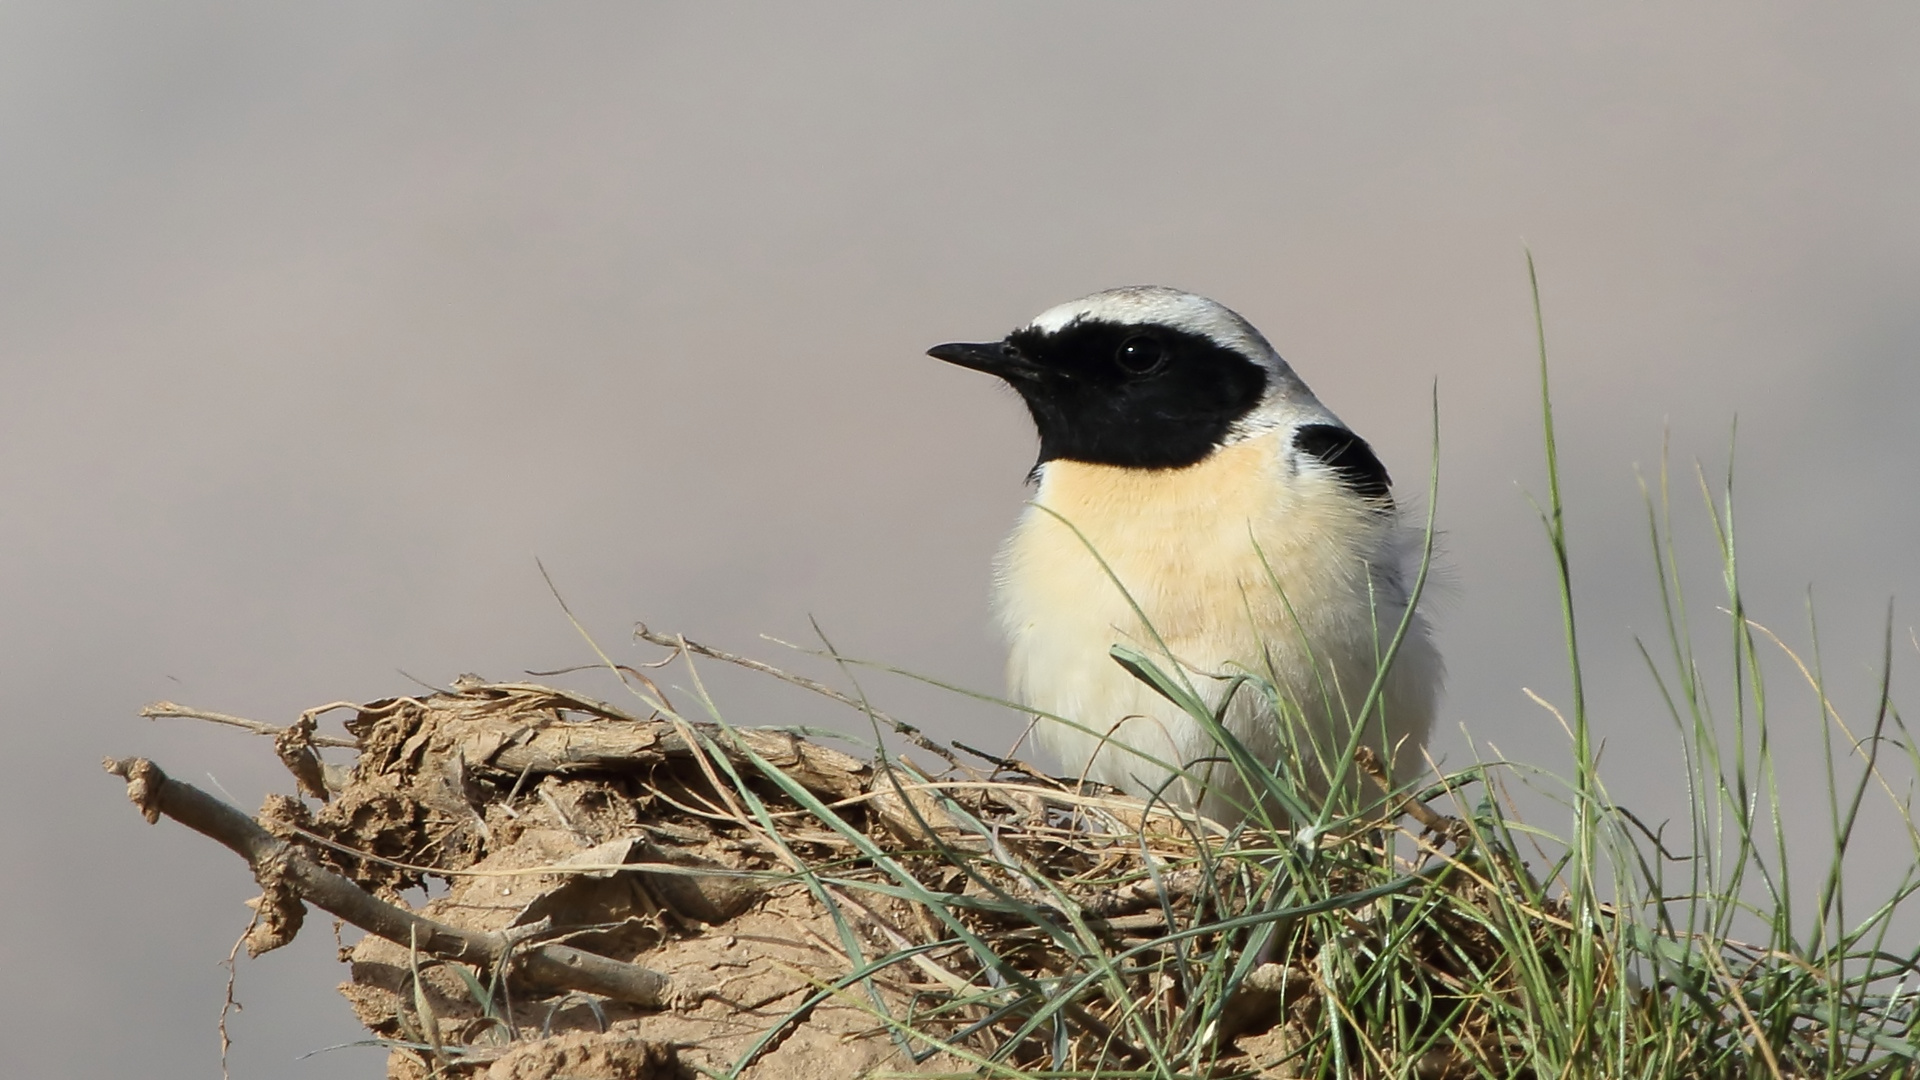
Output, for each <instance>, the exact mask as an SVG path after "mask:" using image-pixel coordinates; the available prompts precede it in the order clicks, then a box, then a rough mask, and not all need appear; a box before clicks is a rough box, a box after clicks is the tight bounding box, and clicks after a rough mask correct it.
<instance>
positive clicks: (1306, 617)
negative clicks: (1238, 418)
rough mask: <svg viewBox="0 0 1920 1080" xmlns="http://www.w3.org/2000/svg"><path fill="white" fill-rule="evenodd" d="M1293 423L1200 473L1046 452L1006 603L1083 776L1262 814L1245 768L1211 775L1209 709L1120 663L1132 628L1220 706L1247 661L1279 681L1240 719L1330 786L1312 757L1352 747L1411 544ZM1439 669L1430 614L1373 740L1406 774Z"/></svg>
mask: <svg viewBox="0 0 1920 1080" xmlns="http://www.w3.org/2000/svg"><path fill="white" fill-rule="evenodd" d="M1280 438H1281V436H1280V434H1279V433H1274V434H1269V435H1265V436H1261V437H1259V438H1256V439H1251V440H1248V441H1246V442H1242V443H1238V444H1235V445H1234V446H1231V447H1228V448H1226V449H1223V450H1220V451H1218V452H1216V453H1215V454H1213V455H1212V456H1211V457H1209V458H1208V459H1207V460H1206V461H1204V462H1202V463H1200V464H1198V465H1194V466H1191V467H1189V468H1185V469H1171V470H1135V469H1121V468H1116V467H1112V466H1102V465H1088V464H1083V463H1080V462H1071V461H1052V462H1048V463H1047V464H1046V465H1045V466H1044V467H1043V470H1042V474H1041V481H1040V490H1039V492H1038V494H1037V495H1036V497H1035V500H1034V502H1035V504H1036V505H1035V506H1032V507H1029V508H1028V509H1027V510H1026V512H1025V514H1024V515H1023V517H1022V518H1021V521H1020V524H1019V526H1018V527H1017V528H1016V529H1015V530H1014V533H1013V535H1012V537H1010V538H1009V540H1008V542H1007V546H1006V549H1005V550H1004V552H1003V553H1002V557H1001V563H1000V574H999V580H998V587H997V595H996V600H997V608H998V612H999V617H1000V622H1001V624H1002V627H1003V629H1004V630H1005V631H1006V633H1007V636H1008V639H1009V644H1010V646H1011V652H1010V657H1009V662H1008V674H1009V681H1010V682H1011V685H1012V691H1013V694H1014V696H1015V698H1016V699H1017V700H1019V701H1020V702H1022V703H1023V704H1025V705H1028V706H1029V707H1031V708H1033V709H1034V710H1035V711H1036V712H1037V713H1040V714H1048V715H1051V716H1053V717H1059V718H1060V719H1061V720H1064V721H1069V722H1071V723H1062V722H1058V721H1054V720H1049V719H1046V718H1045V717H1044V716H1043V718H1042V719H1041V721H1040V722H1039V725H1038V727H1037V729H1036V736H1037V738H1038V740H1039V742H1040V744H1041V745H1042V746H1043V748H1045V749H1047V750H1049V751H1051V752H1052V753H1054V754H1056V755H1057V756H1058V757H1059V759H1060V763H1061V765H1062V767H1063V768H1064V769H1065V770H1067V771H1068V772H1069V773H1072V774H1075V775H1084V776H1086V777H1087V778H1089V779H1093V780H1098V781H1100V782H1103V783H1107V784H1112V785H1114V786H1116V787H1120V788H1124V789H1126V790H1129V791H1133V792H1136V793H1139V794H1147V793H1150V792H1153V791H1162V790H1163V791H1164V792H1165V793H1166V796H1167V797H1168V798H1170V799H1172V800H1173V801H1175V802H1177V803H1179V804H1181V805H1183V806H1188V807H1194V806H1197V807H1198V808H1199V809H1200V810H1201V811H1202V812H1203V813H1206V814H1208V815H1209V816H1212V817H1216V818H1220V819H1222V820H1225V821H1229V822H1231V821H1234V820H1238V819H1239V818H1241V817H1244V816H1246V809H1245V807H1246V803H1247V796H1246V794H1245V790H1244V788H1242V787H1240V786H1239V785H1238V784H1237V783H1231V782H1227V781H1228V780H1229V778H1231V777H1232V776H1233V770H1232V768H1231V767H1230V766H1224V765H1219V766H1214V767H1212V770H1211V772H1209V767H1208V765H1207V764H1206V763H1207V762H1208V761H1210V760H1213V759H1218V758H1220V757H1221V751H1220V750H1219V749H1218V748H1217V746H1216V745H1215V744H1214V742H1213V741H1212V740H1211V739H1210V738H1209V737H1208V736H1207V734H1206V732H1205V729H1204V728H1203V727H1202V726H1201V724H1200V723H1199V722H1197V721H1196V720H1194V719H1193V718H1192V717H1191V716H1189V715H1187V714H1186V713H1185V712H1183V711H1182V710H1180V709H1179V708H1178V707H1176V706H1175V705H1173V704H1172V703H1171V702H1169V701H1168V700H1167V699H1166V698H1164V697H1162V696H1160V695H1159V694H1158V693H1156V692H1155V691H1154V690H1153V689H1152V688H1150V687H1148V686H1147V685H1146V684H1144V683H1142V682H1140V681H1139V680H1138V679H1136V678H1135V677H1134V676H1133V675H1132V674H1130V673H1129V672H1128V671H1127V670H1126V669H1124V668H1122V667H1121V666H1120V665H1119V664H1117V663H1116V662H1115V661H1114V660H1113V659H1112V657H1111V655H1110V653H1109V650H1110V649H1111V648H1112V647H1113V646H1114V645H1115V644H1121V643H1124V644H1126V645H1129V646H1131V647H1133V648H1135V649H1138V650H1139V651H1141V652H1143V653H1145V654H1147V655H1148V656H1150V657H1152V658H1154V659H1155V661H1156V662H1157V663H1158V665H1159V666H1160V667H1161V668H1162V669H1163V670H1166V671H1168V672H1169V674H1173V675H1175V677H1176V678H1179V677H1180V676H1181V673H1184V676H1185V678H1186V679H1187V680H1188V681H1189V682H1190V683H1191V685H1192V687H1193V689H1194V690H1195V691H1197V692H1198V693H1199V694H1200V696H1201V697H1202V698H1203V699H1204V700H1205V701H1207V703H1208V705H1209V707H1210V708H1211V709H1214V710H1217V709H1218V706H1219V703H1220V700H1221V697H1222V696H1223V694H1224V693H1225V692H1226V691H1227V689H1228V686H1229V681H1228V680H1229V679H1230V678H1231V677H1232V676H1234V675H1236V674H1245V675H1251V676H1255V677H1256V678H1258V679H1261V680H1265V681H1266V682H1267V683H1269V684H1271V685H1272V686H1273V687H1274V688H1275V689H1276V690H1277V691H1278V699H1279V702H1280V707H1279V708H1278V709H1276V708H1275V707H1274V703H1273V701H1272V699H1270V698H1269V697H1268V695H1267V694H1266V692H1265V691H1264V690H1263V689H1261V688H1260V687H1259V686H1257V685H1243V686H1241V687H1240V689H1239V690H1238V691H1237V692H1235V693H1234V699H1233V704H1232V706H1231V707H1230V708H1229V710H1228V712H1227V715H1226V722H1227V727H1228V729H1229V730H1231V731H1232V732H1233V733H1234V735H1235V736H1236V737H1237V738H1238V739H1239V740H1240V741H1241V742H1242V743H1243V744H1244V745H1245V746H1246V747H1247V749H1248V750H1249V751H1251V752H1252V753H1253V754H1254V755H1255V756H1256V757H1257V758H1259V759H1260V761H1261V762H1262V763H1263V764H1265V765H1267V766H1269V767H1272V766H1274V765H1275V764H1276V763H1279V764H1280V765H1281V767H1282V768H1284V769H1286V770H1287V771H1288V774H1289V775H1291V776H1294V777H1296V778H1297V779H1299V780H1300V781H1301V782H1302V783H1303V786H1304V787H1305V788H1306V789H1307V790H1308V791H1311V792H1314V793H1318V794H1324V793H1325V791H1326V788H1327V785H1326V781H1325V779H1324V772H1323V771H1322V770H1320V769H1319V768H1316V767H1315V765H1314V763H1315V761H1316V760H1320V761H1325V762H1327V763H1332V762H1333V761H1335V760H1337V759H1338V757H1339V755H1340V753H1341V750H1342V749H1343V747H1344V745H1345V742H1346V740H1347V737H1348V735H1349V734H1350V733H1351V732H1352V731H1353V730H1354V726H1355V724H1354V721H1353V719H1352V716H1353V715H1354V714H1355V713H1357V712H1358V710H1359V709H1360V707H1361V704H1362V702H1363V701H1364V699H1365V698H1366V696H1367V693H1368V690H1369V688H1370V687H1371V686H1372V684H1373V681H1374V678H1375V672H1376V670H1377V662H1376V657H1377V656H1378V655H1380V654H1381V653H1383V652H1384V651H1385V649H1386V648H1387V646H1388V644H1389V643H1390V642H1391V640H1392V638H1393V634H1394V630H1395V628H1396V627H1397V626H1398V624H1399V622H1400V618H1401V613H1402V611H1403V610H1404V605H1403V603H1402V601H1401V599H1400V598H1401V585H1400V580H1399V579H1400V574H1401V571H1402V567H1400V566H1399V565H1398V560H1399V559H1400V558H1401V556H1400V555H1399V553H1398V545H1397V543H1396V537H1395V535H1394V528H1395V527H1394V525H1393V523H1392V520H1391V517H1390V516H1389V515H1385V514H1381V513H1378V512H1374V511H1369V510H1368V509H1366V508H1364V507H1362V506H1360V505H1358V504H1357V503H1356V502H1355V501H1354V500H1352V499H1351V498H1350V497H1347V496H1346V495H1345V494H1344V493H1343V492H1342V491H1341V490H1340V489H1339V488H1338V487H1337V482H1336V481H1335V480H1334V479H1333V478H1332V477H1330V476H1328V475H1326V474H1324V473H1321V472H1318V471H1311V470H1301V471H1297V472H1296V471H1295V470H1294V469H1293V468H1292V466H1291V464H1290V462H1289V461H1288V458H1287V456H1286V450H1287V445H1286V444H1285V443H1283V442H1281V441H1280ZM1049 511H1051V513H1050V512H1049ZM1056 514H1057V515H1058V516H1057V517H1056V516H1055V515H1056ZM1069 524H1070V525H1071V527H1069ZM1076 530H1077V535H1076ZM1089 548H1091V549H1092V550H1091V551H1090V550H1089ZM1095 552H1097V553H1098V558H1096V557H1095V554H1094V553H1095ZM1103 561H1104V563H1105V566H1104V567H1103V566H1102V562H1103ZM1122 587H1124V590H1125V591H1124V592H1123V591H1122ZM1129 598H1130V599H1131V602H1130V600H1129ZM1136 606H1137V608H1138V612H1137V613H1136V611H1135V608H1136ZM1141 615H1144V616H1145V617H1146V625H1145V626H1143V625H1142V622H1141V618H1140V616H1141ZM1148 627H1151V630H1149V629H1148ZM1439 678H1440V665H1439V659H1438V656H1437V654H1436V653H1435V652H1434V650H1433V647H1432V645H1431V644H1430V642H1429V641H1428V639H1427V635H1426V629H1425V626H1424V624H1422V623H1420V622H1418V621H1417V620H1416V622H1415V624H1414V625H1413V626H1411V627H1410V632H1409V634H1408V636H1407V639H1406V641H1405V643H1404V644H1403V645H1402V648H1401V652H1400V654H1399V656H1398V658H1397V659H1396V661H1395V663H1394V666H1393V668H1392V669H1391V671H1390V673H1389V677H1388V680H1387V682H1386V684H1385V685H1384V686H1383V691H1384V693H1383V695H1382V701H1381V706H1382V709H1383V711H1384V717H1385V719H1384V724H1383V723H1381V722H1380V720H1379V717H1380V715H1381V714H1380V713H1379V712H1376V713H1375V722H1374V723H1373V724H1372V725H1370V729H1369V731H1368V734H1367V738H1366V742H1367V744H1368V745H1371V746H1373V747H1375V748H1376V749H1379V750H1381V751H1382V752H1383V754H1385V755H1387V756H1389V758H1390V759H1391V758H1393V757H1397V759H1398V761H1399V762H1400V768H1399V771H1400V772H1401V773H1403V774H1404V773H1406V772H1408V771H1409V769H1410V768H1417V767H1418V766H1419V765H1420V764H1421V751H1422V749H1423V747H1424V744H1425V742H1426V736H1427V730H1428V728H1429V726H1430V724H1431V719H1432V713H1433V707H1434V699H1435V695H1436V692H1437V688H1438V683H1439ZM1074 725H1078V727H1076V726H1074ZM1082 729H1085V730H1082ZM1170 781H1171V782H1170Z"/></svg>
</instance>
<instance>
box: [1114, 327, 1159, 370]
mask: <svg viewBox="0 0 1920 1080" xmlns="http://www.w3.org/2000/svg"><path fill="white" fill-rule="evenodd" d="M1113 359H1114V362H1115V363H1117V364H1119V365H1120V367H1121V369H1122V370H1124V371H1126V372H1127V373H1128V374H1130V375H1147V374H1151V373H1152V372H1155V371H1158V370H1159V369H1160V365H1162V364H1164V363H1166V362H1167V353H1166V350H1165V349H1164V348H1162V347H1161V345H1160V343H1159V342H1157V341H1155V340H1153V339H1152V338H1150V337H1144V336H1142V337H1130V338H1128V339H1127V340H1125V341H1123V342H1121V343H1120V351H1119V352H1117V353H1115V354H1114V356H1113Z"/></svg>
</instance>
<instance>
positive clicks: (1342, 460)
mask: <svg viewBox="0 0 1920 1080" xmlns="http://www.w3.org/2000/svg"><path fill="white" fill-rule="evenodd" d="M1293 448H1294V449H1296V450H1298V451H1300V452H1301V453H1303V454H1310V455H1312V456H1313V457H1316V458H1319V459H1320V461H1321V463H1322V464H1324V465H1326V466H1327V467H1328V468H1330V469H1332V470H1333V471H1334V472H1336V473H1338V474H1339V476H1340V482H1341V483H1343V484H1345V485H1347V487H1349V488H1351V489H1353V491H1354V493H1355V494H1358V495H1359V496H1361V497H1362V498H1366V499H1378V500H1379V501H1380V502H1382V503H1384V504H1386V505H1388V506H1392V505H1393V496H1392V494H1391V493H1390V489H1391V488H1392V487H1393V478H1392V477H1390V476H1388V475H1387V467H1386V466H1385V465H1382V464H1380V459H1379V458H1377V457H1375V456H1373V447H1371V446H1368V445H1367V441H1366V440H1365V439H1362V438H1361V437H1360V436H1358V435H1355V434H1354V433H1353V432H1351V431H1348V430H1347V429H1346V428H1343V427H1336V426H1334V425H1333V424H1308V425H1306V426H1305V427H1302V428H1300V429H1299V430H1297V431H1295V432H1294V433H1293Z"/></svg>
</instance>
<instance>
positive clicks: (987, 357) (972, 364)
mask: <svg viewBox="0 0 1920 1080" xmlns="http://www.w3.org/2000/svg"><path fill="white" fill-rule="evenodd" d="M927 355H928V356H931V357H933V358H934V359H935V360H945V361H946V362H947V363H949V364H958V365H960V366H961V367H963V368H972V369H973V370H975V371H984V372H986V373H987V374H989V375H998V376H1000V377H1001V378H1003V379H1006V380H1007V381H1008V382H1013V381H1015V380H1027V381H1031V380H1033V379H1037V378H1039V377H1040V371H1041V369H1040V366H1039V365H1037V364H1035V363H1034V362H1033V361H1031V360H1029V359H1027V358H1026V357H1024V356H1022V355H1020V353H1019V352H1017V351H1015V350H1014V349H1012V348H1009V347H1008V346H1007V343H1006V342H1004V341H994V342H986V343H983V344H978V345H972V344H967V343H965V342H953V343H951V344H947V345H935V346H934V347H933V348H931V349H928V350H927Z"/></svg>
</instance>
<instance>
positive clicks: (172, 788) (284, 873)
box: [104, 725, 678, 1009]
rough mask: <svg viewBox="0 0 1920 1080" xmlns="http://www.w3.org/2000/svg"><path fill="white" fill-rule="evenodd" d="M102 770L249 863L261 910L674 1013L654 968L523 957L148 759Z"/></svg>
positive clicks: (591, 956)
mask: <svg viewBox="0 0 1920 1080" xmlns="http://www.w3.org/2000/svg"><path fill="white" fill-rule="evenodd" d="M243 726H244V725H243ZM104 764H105V766H106V770H107V771H108V772H110V773H112V774H114V775H115V776H118V777H122V778H123V779H125V780H126V781H127V797H128V798H130V799H132V800H133V804H134V805H135V806H137V807H139V808H140V812H141V813H142V814H143V815H145V817H146V819H147V820H148V821H149V822H154V821H158V820H160V818H161V816H162V815H164V816H166V817H170V818H172V819H174V820H175V821H178V822H179V823H180V824H182V825H185V826H186V827H188V828H189V829H192V830H194V831H195V832H198V833H201V834H203V835H205V836H208V837H211V838H212V839H214V840H217V841H219V842H220V843H222V844H224V845H226V846H227V847H228V848H230V849H231V850H232V851H233V852H234V853H235V854H237V855H239V856H240V857H241V858H243V859H245V860H247V865H248V866H250V867H251V868H252V869H253V873H254V877H255V879H256V880H258V881H260V883H261V888H262V889H263V891H264V892H265V893H266V895H265V896H263V897H262V906H263V907H264V906H265V904H268V903H272V902H273V901H274V898H275V897H274V894H275V893H276V892H280V891H282V890H286V891H290V893H291V896H292V899H293V900H294V901H295V902H298V901H306V902H308V903H311V904H313V905H315V906H316V907H319V908H321V909H322V910H324V911H328V912H330V913H332V914H334V915H336V916H339V917H340V918H341V919H344V920H346V921H347V922H349V923H352V924H353V925H355V926H357V927H359V928H361V929H362V930H365V931H366V932H368V933H370V934H374V935H376V936H378V937H382V938H385V939H387V940H388V941H391V942H394V943H396V944H399V945H407V944H409V943H411V944H413V945H414V946H415V947H417V948H418V949H419V950H420V951H422V952H425V953H429V954H431V955H433V956H437V957H440V958H442V959H446V960H457V961H460V962H462V963H466V964H472V965H474V966H476V967H481V968H487V967H492V966H495V965H498V964H500V963H502V962H505V961H508V960H511V961H512V963H513V965H514V967H515V968H516V969H517V970H518V971H519V973H520V974H521V975H523V976H524V977H525V978H527V979H528V980H529V981H530V982H533V983H535V984H537V985H541V986H545V987H550V988H553V989H563V990H579V991H584V992H586V993H589V994H599V995H601V996H602V997H608V998H614V999H616V1000H619V1001H625V1002H630V1003H632V1004H635V1005H639V1006H642V1007H644V1008H654V1009H658V1008H665V1007H668V1006H670V1005H672V1004H673V1003H674V1001H675V999H676V998H677V996H678V990H677V988H676V987H675V986H674V985H673V982H672V980H670V979H669V978H668V977H667V976H665V975H663V974H661V973H660V972H658V971H654V970H652V969H650V968H644V967H640V966H638V965H636V964H628V963H623V962H621V961H618V960H613V959H610V958H608V957H605V956H601V955H599V954H597V953H590V952H586V951H584V950H581V949H575V948H571V947H569V946H566V945H551V944H549V945H520V946H518V947H517V948H516V947H515V945H514V942H512V941H510V940H509V939H508V938H507V937H506V936H505V935H502V934H489V933H483V932H480V931H477V930H466V929H462V928H460V927H456V926H449V925H447V924H446V923H442V922H437V921H435V920H433V919H428V918H424V917H422V916H420V915H416V914H414V913H413V912H411V911H408V910H406V909H405V908H401V907H397V906H395V905H393V904H389V903H386V902H385V901H382V900H379V899H377V898H375V897H374V896H372V895H371V894H369V893H368V892H367V891H366V890H364V889H362V888H360V886H358V885H355V884H354V883H353V882H351V881H348V880H347V879H346V878H344V877H341V876H340V875H338V874H336V873H333V872H332V871H330V870H327V869H326V868H324V867H322V866H320V865H319V864H318V863H315V862H314V861H313V860H312V859H310V858H308V857H307V856H306V855H305V854H304V853H303V852H301V851H300V849H299V848H297V847H295V846H294V845H292V844H290V843H288V842H287V841H285V840H282V839H280V838H279V837H277V836H275V835H273V834H272V833H270V832H268V831H267V830H266V829H264V828H262V827H261V825H260V823H259V822H257V821H255V820H254V819H253V818H251V817H248V816H247V815H246V814H243V813H241V812H240V811H238V810H236V809H234V808H233V807H231V806H228V805H227V804H226V803H224V802H221V801H220V800H219V799H216V798H214V797H213V796H211V795H208V794H207V793H206V792H204V791H201V790H200V789H199V788H196V787H194V786H193V785H192V784H185V783H181V782H180V781H178V780H173V779H170V778H169V777H168V776H167V774H166V773H164V772H162V771H161V769H160V767H159V766H158V765H155V764H154V763H153V762H151V761H149V760H147V759H146V758H124V759H121V760H117V761H116V760H114V759H112V758H109V759H107V761H106V762H105V763H104ZM262 914H263V915H264V914H265V913H264V911H263V913H262Z"/></svg>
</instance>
